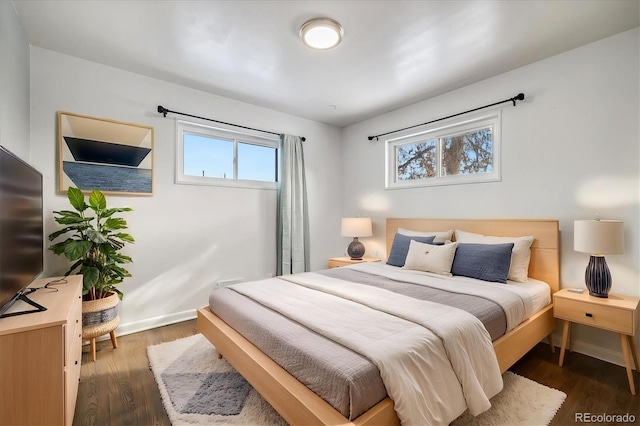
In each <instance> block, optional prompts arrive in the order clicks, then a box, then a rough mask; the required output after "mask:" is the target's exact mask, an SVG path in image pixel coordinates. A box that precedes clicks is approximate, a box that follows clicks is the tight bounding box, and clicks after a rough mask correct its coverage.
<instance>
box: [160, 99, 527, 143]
mask: <svg viewBox="0 0 640 426" xmlns="http://www.w3.org/2000/svg"><path fill="white" fill-rule="evenodd" d="M523 100H524V93H518V94H517V95H516V96H514V97H513V98H509V99H505V100H504V101H500V102H495V103H492V104H489V105H485V106H481V107H478V108H474V109H470V110H469V111H464V112H459V113H457V114H453V115H450V116H448V117H442V118H438V119H437V120H431V121H427V122H426V123H420V124H416V125H415V126H409V127H405V128H404V129H398V130H393V131H391V132H387V133H381V134H379V135H375V136H368V137H367V138H368V139H369V140H370V141H372V140H374V139H375V140H379V139H378V138H379V137H380V136H386V135H390V134H391V133H398V132H401V131H403V130H409V129H413V128H414V127H419V126H424V125H425V124H431V123H435V122H436V121H442V120H446V119H447V118H452V117H457V116H459V115H462V114H467V113H470V112H473V111H477V110H479V109H483V108H489V107H492V106H495V105H500V104H503V103H505V102H513V106H516V101H523ZM158 108H160V107H158Z"/></svg>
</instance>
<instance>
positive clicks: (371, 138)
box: [367, 136, 375, 141]
mask: <svg viewBox="0 0 640 426" xmlns="http://www.w3.org/2000/svg"><path fill="white" fill-rule="evenodd" d="M373 138H375V136H367V139H369V140H370V141H372V140H373Z"/></svg>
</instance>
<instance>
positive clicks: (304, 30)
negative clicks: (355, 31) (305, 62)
mask: <svg viewBox="0 0 640 426" xmlns="http://www.w3.org/2000/svg"><path fill="white" fill-rule="evenodd" d="M343 34H344V31H343V30H342V26H341V25H340V24H339V23H338V22H336V21H334V20H333V19H330V18H314V19H311V20H309V21H307V22H305V23H304V24H302V26H301V27H300V39H302V42H303V43H304V44H305V46H307V47H310V48H312V49H319V50H325V49H331V48H332V47H336V46H337V45H339V44H340V42H341V41H342V36H343Z"/></svg>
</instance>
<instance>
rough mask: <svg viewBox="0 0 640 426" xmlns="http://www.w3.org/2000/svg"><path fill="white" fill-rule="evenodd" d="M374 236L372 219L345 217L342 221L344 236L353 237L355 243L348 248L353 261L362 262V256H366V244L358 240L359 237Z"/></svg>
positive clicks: (352, 242)
mask: <svg viewBox="0 0 640 426" xmlns="http://www.w3.org/2000/svg"><path fill="white" fill-rule="evenodd" d="M372 235H373V232H372V231H371V219H370V218H366V217H345V218H343V219H342V236H343V237H353V241H351V244H349V247H347V254H348V255H349V256H350V257H351V259H352V260H362V256H364V244H362V243H361V242H360V241H359V240H358V237H370V236H372Z"/></svg>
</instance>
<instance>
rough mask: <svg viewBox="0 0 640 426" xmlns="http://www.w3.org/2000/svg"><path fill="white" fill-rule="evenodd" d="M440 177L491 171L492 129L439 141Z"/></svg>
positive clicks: (475, 131)
mask: <svg viewBox="0 0 640 426" xmlns="http://www.w3.org/2000/svg"><path fill="white" fill-rule="evenodd" d="M441 143H442V167H441V170H442V176H450V175H459V174H469V173H487V172H491V171H492V170H493V129H492V127H487V128H483V129H478V130H472V131H470V132H465V133H460V134H457V135H454V136H449V137H445V138H442V139H441Z"/></svg>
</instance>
